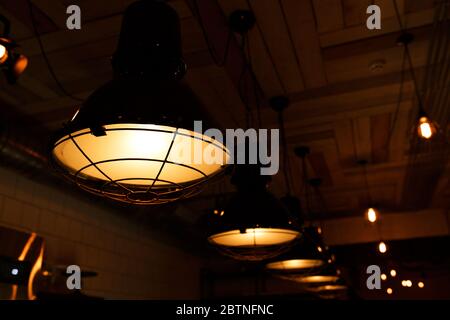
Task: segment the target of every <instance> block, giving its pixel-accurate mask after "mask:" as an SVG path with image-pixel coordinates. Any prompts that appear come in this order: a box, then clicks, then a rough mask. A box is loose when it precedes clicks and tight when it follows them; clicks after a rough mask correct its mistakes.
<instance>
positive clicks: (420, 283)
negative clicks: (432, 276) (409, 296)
mask: <svg viewBox="0 0 450 320" xmlns="http://www.w3.org/2000/svg"><path fill="white" fill-rule="evenodd" d="M417 286H418V287H419V288H421V289H422V288H423V287H425V283H423V282H422V281H420V282H419V283H418V284H417Z"/></svg>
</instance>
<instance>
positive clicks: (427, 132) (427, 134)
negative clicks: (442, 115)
mask: <svg viewBox="0 0 450 320" xmlns="http://www.w3.org/2000/svg"><path fill="white" fill-rule="evenodd" d="M418 133H419V137H420V138H423V139H430V138H431V137H432V136H433V135H434V133H435V128H434V125H433V123H432V122H431V121H430V119H428V117H425V116H423V117H420V119H419V126H418Z"/></svg>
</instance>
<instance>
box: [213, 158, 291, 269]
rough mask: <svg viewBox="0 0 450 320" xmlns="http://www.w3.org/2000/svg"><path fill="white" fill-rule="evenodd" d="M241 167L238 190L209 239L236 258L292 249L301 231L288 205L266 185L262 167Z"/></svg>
mask: <svg viewBox="0 0 450 320" xmlns="http://www.w3.org/2000/svg"><path fill="white" fill-rule="evenodd" d="M242 167H243V168H237V172H236V174H235V175H234V176H233V179H232V182H233V183H234V184H235V185H236V186H237V188H238V191H237V192H236V193H235V194H234V196H233V197H232V198H231V199H230V201H229V203H228V204H227V205H225V207H224V210H223V215H222V216H220V217H219V219H220V221H218V222H217V225H216V226H214V230H213V232H212V233H211V235H210V236H209V238H208V241H209V242H210V243H211V244H212V245H214V246H215V247H216V248H218V249H219V251H220V252H221V253H223V254H224V255H227V256H229V257H231V258H234V259H236V260H246V261H261V260H265V259H270V258H273V257H276V256H278V255H280V254H282V253H283V252H286V251H287V250H289V248H290V247H291V245H292V244H293V243H295V240H296V239H298V237H299V236H300V230H299V229H298V227H297V226H296V224H295V223H294V221H293V219H292V218H291V217H290V215H289V212H288V210H287V209H286V208H285V206H284V205H283V204H282V203H281V202H280V201H279V200H278V199H277V198H275V197H274V196H273V195H272V194H271V193H270V192H269V191H268V190H267V188H266V184H267V181H266V179H267V177H265V176H260V175H259V172H258V171H257V170H259V167H258V166H254V167H252V168H251V166H242Z"/></svg>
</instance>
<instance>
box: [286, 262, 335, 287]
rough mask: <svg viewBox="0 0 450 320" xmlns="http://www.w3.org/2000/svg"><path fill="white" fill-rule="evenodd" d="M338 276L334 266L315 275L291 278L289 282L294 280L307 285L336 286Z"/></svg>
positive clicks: (298, 275)
mask: <svg viewBox="0 0 450 320" xmlns="http://www.w3.org/2000/svg"><path fill="white" fill-rule="evenodd" d="M340 279H341V278H340V276H339V274H338V272H337V271H336V269H335V268H334V266H332V265H327V266H326V267H325V268H322V270H321V271H320V272H319V273H317V274H308V275H304V274H297V275H296V276H295V277H291V278H290V279H289V280H294V281H295V282H299V283H302V284H307V285H325V284H336V282H338V281H339V280H340Z"/></svg>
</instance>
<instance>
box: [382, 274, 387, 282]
mask: <svg viewBox="0 0 450 320" xmlns="http://www.w3.org/2000/svg"><path fill="white" fill-rule="evenodd" d="M386 279H387V276H386V275H385V274H384V273H383V274H382V275H381V280H383V281H384V280H386Z"/></svg>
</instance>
